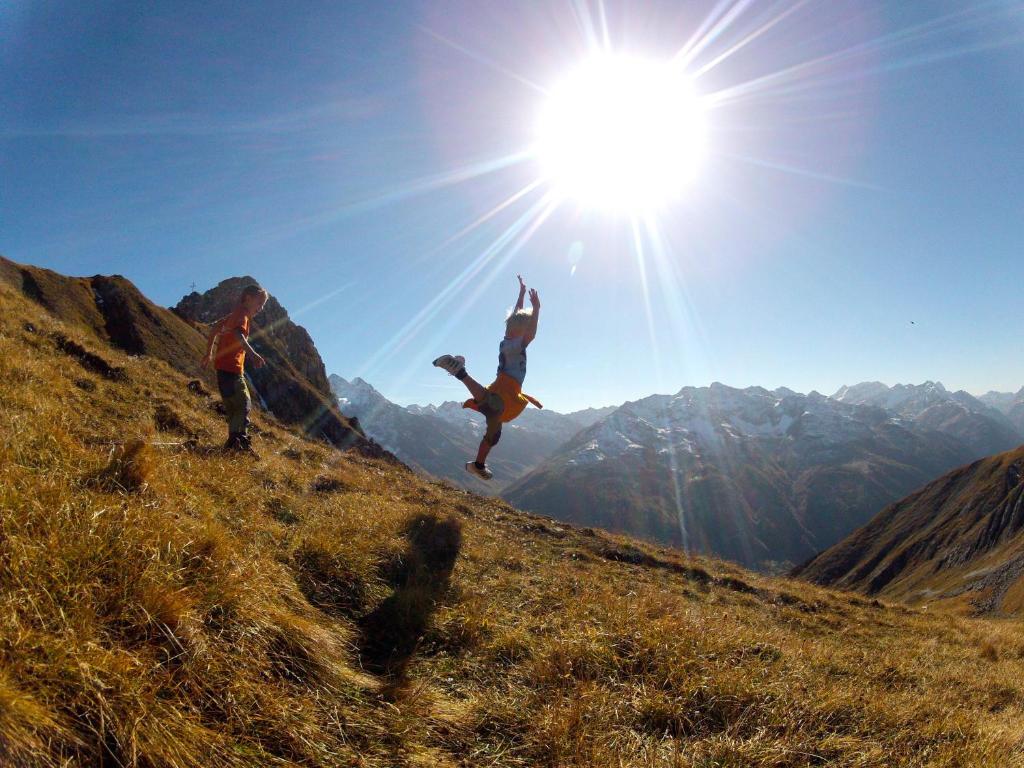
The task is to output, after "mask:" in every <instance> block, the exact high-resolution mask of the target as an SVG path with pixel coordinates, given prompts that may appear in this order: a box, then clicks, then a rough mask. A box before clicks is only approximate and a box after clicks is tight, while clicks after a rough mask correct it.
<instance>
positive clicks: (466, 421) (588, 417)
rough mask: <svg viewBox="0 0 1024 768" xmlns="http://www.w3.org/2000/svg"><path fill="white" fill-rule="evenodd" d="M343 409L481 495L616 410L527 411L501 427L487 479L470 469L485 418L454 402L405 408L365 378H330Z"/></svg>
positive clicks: (414, 459) (417, 462) (404, 453)
mask: <svg viewBox="0 0 1024 768" xmlns="http://www.w3.org/2000/svg"><path fill="white" fill-rule="evenodd" d="M330 383H331V388H332V391H333V392H334V394H335V396H336V397H337V398H338V404H339V406H340V407H341V411H342V413H344V414H345V415H346V416H349V417H353V416H354V417H356V418H358V419H359V423H360V426H361V427H362V429H363V430H364V431H365V432H366V434H367V435H368V436H370V437H372V438H373V439H374V440H376V441H377V442H378V443H380V444H381V445H382V446H383V447H385V448H386V449H388V450H389V451H391V452H392V453H394V454H395V455H396V456H398V458H400V459H402V461H404V462H406V463H407V464H409V465H410V466H412V467H413V468H415V469H418V470H420V471H423V472H426V473H427V474H430V475H433V476H435V477H443V478H446V479H448V480H451V481H453V482H454V483H456V484H457V485H460V486H462V487H464V488H468V489H470V490H473V491H477V492H481V493H497V492H499V491H500V490H501V489H502V488H504V487H505V486H506V485H508V484H509V483H510V482H512V481H513V480H516V479H517V478H519V477H522V476H523V475H525V474H526V473H527V472H529V471H530V470H531V469H533V468H534V467H535V466H537V464H539V463H540V462H541V461H543V460H544V459H545V458H546V457H547V456H549V455H550V454H551V453H553V452H554V451H555V449H557V448H558V447H559V446H560V445H562V444H563V443H565V442H566V441H567V440H568V439H569V438H571V437H572V436H573V435H574V434H576V433H577V432H578V431H579V430H581V429H583V428H584V427H587V426H589V425H590V424H592V423H593V422H594V421H595V420H597V419H599V418H601V417H602V416H604V415H607V414H608V413H610V412H611V411H612V410H614V409H612V408H603V409H588V410H587V411H584V412H581V414H580V415H577V414H562V413H557V412H555V411H551V410H549V409H547V408H545V409H543V410H537V409H534V408H529V409H527V410H526V411H525V412H524V413H523V415H522V416H520V417H519V418H518V419H516V420H515V421H514V422H512V423H511V424H507V425H505V428H504V429H503V430H502V437H501V444H500V449H496V450H495V451H494V452H493V453H492V454H491V456H490V458H489V459H488V464H489V465H490V467H491V470H492V471H493V472H494V478H493V480H491V481H490V482H489V483H485V482H484V481H482V480H480V479H479V478H477V477H475V476H473V475H471V474H469V473H468V472H466V470H465V468H464V465H465V463H466V461H468V460H470V459H472V458H474V457H475V456H476V451H477V447H478V446H479V444H480V438H481V437H482V436H483V432H484V419H483V417H482V416H481V415H480V414H478V413H476V412H475V411H472V410H469V409H466V408H463V407H462V403H457V402H454V401H448V402H444V403H442V404H441V405H436V406H435V405H410V406H408V407H402V406H400V405H397V404H396V403H393V402H391V401H390V400H388V399H387V398H386V397H384V395H382V394H381V393H380V392H378V391H377V390H376V389H374V388H373V387H372V386H371V385H370V384H368V383H367V382H366V381H364V380H363V379H360V378H355V379H353V380H352V381H346V380H345V379H343V378H342V377H341V376H337V375H332V376H331V377H330Z"/></svg>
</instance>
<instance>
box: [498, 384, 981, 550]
mask: <svg viewBox="0 0 1024 768" xmlns="http://www.w3.org/2000/svg"><path fill="white" fill-rule="evenodd" d="M975 455H976V451H975V450H974V448H972V447H971V446H970V445H968V444H967V443H965V442H964V440H962V439H959V438H957V437H955V436H953V435H951V434H948V433H946V432H942V431H939V430H935V429H932V428H930V427H929V426H927V425H923V424H919V423H916V422H915V421H914V420H913V419H907V418H903V417H900V416H898V415H896V414H894V413H891V412H889V411H886V410H884V409H882V408H880V407H877V406H873V405H864V404H859V403H850V402H844V401H843V400H839V399H833V398H829V397H825V396H824V395H820V394H818V393H816V392H812V393H811V394H809V395H802V394H797V393H795V392H793V391H792V390H788V389H784V388H783V389H777V390H775V391H774V392H770V391H768V390H765V389H762V388H760V387H751V388H748V389H743V390H739V389H733V388H731V387H727V386H724V385H722V384H713V385H711V386H710V387H701V388H694V387H686V388H684V389H682V390H680V391H679V392H678V393H677V394H675V395H654V396H651V397H648V398H645V399H643V400H639V401H637V402H633V403H627V404H626V405H623V406H622V407H620V408H619V409H618V410H616V411H615V412H613V413H612V414H610V415H609V416H607V417H606V418H604V419H603V420H601V421H599V422H597V423H595V424H594V425H593V426H591V427H590V428H588V429H586V430H584V431H583V432H580V433H579V434H578V435H576V436H575V437H574V438H573V439H572V440H571V441H570V442H569V443H567V444H566V445H565V446H563V447H562V448H561V449H560V450H559V451H558V452H557V453H556V454H555V455H553V456H552V457H550V458H549V459H548V460H547V461H545V462H544V464H543V465H541V466H540V467H539V468H537V469H536V470H534V471H533V472H531V473H530V474H529V475H527V476H526V477H524V478H522V479H521V480H518V481H517V482H515V483H513V484H512V485H511V486H510V487H509V488H508V489H507V490H506V491H505V493H504V496H505V497H506V498H507V499H509V501H511V502H512V503H514V504H515V505H516V506H518V507H520V508H523V509H528V510H532V511H535V512H540V513H542V514H546V515H550V516H552V517H555V518H559V519H562V520H566V521H569V522H575V523H580V524H584V525H594V526H600V527H604V528H610V529H612V530H619V531H623V532H628V533H630V534H633V535H640V536H644V537H647V538H651V539H655V540H658V541H661V542H666V543H670V544H674V545H678V546H682V547H685V548H687V549H690V550H694V551H698V552H706V553H714V554H716V555H719V556H723V557H727V558H729V559H732V560H736V561H739V562H741V563H744V564H747V565H751V566H756V567H761V568H777V567H781V566H784V565H785V564H786V563H797V562H800V561H802V560H804V559H806V558H808V557H810V556H811V555H813V554H814V553H815V552H817V551H819V550H821V549H823V548H824V547H827V546H829V545H831V544H833V543H835V542H836V541H838V540H839V539H840V538H842V537H843V536H845V535H846V534H848V533H850V531H852V530H853V529H855V528H856V527H858V526H859V525H862V524H863V523H865V522H867V520H869V519H870V518H871V517H872V516H873V515H874V514H875V513H876V512H878V510H880V509H881V508H882V507H883V506H885V505H886V504H887V503H889V502H892V501H894V500H896V499H898V498H901V497H902V496H904V495H906V494H907V493H908V492H910V491H911V490H913V489H914V488H916V487H918V486H920V485H922V484H924V483H925V482H927V481H929V480H931V479H933V478H935V477H936V476H938V475H939V474H941V473H943V472H945V471H947V470H949V469H951V468H952V467H955V466H957V465H959V464H962V463H964V462H966V461H968V460H970V459H972V458H974V457H975Z"/></svg>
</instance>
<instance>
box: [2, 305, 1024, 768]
mask: <svg viewBox="0 0 1024 768" xmlns="http://www.w3.org/2000/svg"><path fill="white" fill-rule="evenodd" d="M26 322H31V323H32V324H33V326H34V330H26V329H25V326H24V324H25V323H26ZM58 330H59V331H62V332H64V333H66V334H67V335H68V336H71V337H73V338H77V339H78V340H79V341H80V342H81V343H82V344H83V345H85V346H87V347H89V348H90V349H91V350H92V351H93V352H95V353H97V354H99V355H100V356H102V357H103V358H105V359H107V360H108V361H109V362H111V363H113V364H114V365H116V366H120V367H123V368H124V371H125V373H126V379H116V378H115V379H108V378H103V377H102V376H99V375H96V374H95V373H92V372H90V371H88V370H86V369H84V368H83V367H81V366H80V365H79V363H78V362H77V360H76V358H74V357H69V356H68V355H67V354H66V353H64V352H62V351H60V350H59V349H58V347H57V346H56V344H55V343H54V341H53V339H52V337H51V336H50V334H51V333H53V332H55V331H58ZM158 410H159V412H160V414H161V415H160V416H159V417H158V418H156V419H155V418H154V414H155V413H156V412H157V411H158ZM176 420H177V421H178V422H180V424H178V425H176V424H175V421H176ZM155 421H159V422H160V423H161V424H162V425H163V429H164V431H162V432H153V424H154V422H155ZM258 425H259V428H260V434H259V440H258V445H259V449H260V451H261V453H262V454H263V455H264V459H263V461H261V462H259V463H252V462H246V461H241V460H238V459H227V458H224V457H222V456H220V455H218V454H216V453H212V452H206V451H203V450H201V449H199V450H197V449H190V448H187V447H184V446H174V445H162V446H155V447H150V448H145V449H143V450H141V452H140V453H139V454H138V455H132V454H131V453H130V452H129V453H128V454H127V455H125V456H124V457H123V461H122V462H121V464H120V465H118V464H117V458H118V455H119V454H118V450H119V449H118V446H117V445H111V443H117V442H123V441H125V440H130V439H131V438H133V437H135V436H139V435H148V436H149V438H150V440H151V441H153V442H160V443H175V442H180V441H182V440H183V435H182V434H180V433H183V432H191V433H196V434H198V435H199V437H200V444H201V445H207V444H208V445H212V444H216V443H217V442H218V441H219V438H220V436H221V431H222V429H223V426H222V424H221V422H220V419H219V417H218V416H217V415H216V413H215V412H214V411H213V409H212V407H211V401H209V400H207V399H205V398H203V397H202V396H199V395H194V394H191V393H189V392H188V391H187V390H186V378H185V377H183V376H182V375H180V374H178V373H176V372H175V371H174V370H173V369H172V368H170V366H168V365H166V364H164V363H163V362H161V361H156V360H153V359H151V358H129V357H127V356H124V355H122V354H121V353H119V352H116V351H113V350H111V349H109V348H106V347H101V346H100V345H99V344H98V342H97V341H96V340H95V338H94V337H93V338H92V339H91V340H90V338H89V337H87V336H86V335H84V334H83V335H79V334H77V333H76V332H75V331H74V329H70V328H67V327H62V326H60V325H59V323H58V322H57V321H55V320H53V319H51V318H48V317H47V316H45V315H44V314H43V313H42V312H41V311H40V310H39V308H38V307H37V306H36V305H34V304H32V303H31V302H29V301H27V300H26V299H24V298H23V297H21V296H20V295H15V293H14V292H13V291H11V290H10V289H8V288H7V287H5V286H0V506H2V509H3V515H2V518H0V764H3V765H26V766H35V765H46V766H49V765H53V766H57V765H98V764H102V765H118V764H124V765H132V766H193V765H194V766H204V768H212V767H213V766H229V765H238V766H241V765H247V766H248V765H252V766H257V765H258V766H266V765H296V764H297V765H310V766H313V765H317V766H320V765H323V766H327V765H331V766H333V765H344V766H413V765H422V766H454V765H463V766H488V765H494V766H525V765H531V766H532V765H538V766H656V765H664V766H740V765H770V766H802V765H811V764H829V765H856V766H892V765H938V766H954V765H1007V764H1011V763H1012V761H1014V760H1016V761H1020V760H1021V759H1022V756H1024V751H1022V750H1024V748H1022V746H1021V745H1022V744H1024V742H1022V737H1024V728H1022V726H1021V714H1022V708H1024V693H1022V690H1021V687H1020V685H1019V684H1018V683H1016V682H1013V681H1019V680H1020V679H1021V674H1022V671H1024V661H1022V657H1024V632H1022V631H1021V629H1020V628H1019V626H1018V625H1016V624H1009V623H998V622H992V621H982V620H976V621H969V620H965V619H960V618H956V617H951V616H944V615H929V614H927V613H918V612H914V611H911V610H908V609H905V608H900V607H887V606H883V605H881V604H877V603H872V602H869V601H867V600H865V599H863V598H860V597H856V596H852V595H842V594H838V593H833V592H829V591H826V590H823V589H819V588H816V587H813V586H808V585H805V584H800V583H796V582H788V581H784V580H774V579H768V578H762V577H758V576H755V575H753V574H750V573H747V572H745V571H742V570H740V569H738V568H735V567H732V566H729V565H726V564H723V563H718V562H713V561H704V560H690V559H683V558H679V557H677V556H675V555H673V554H671V553H668V552H665V551H660V550H657V549H653V548H650V547H646V546H643V545H638V544H633V543H630V542H628V541H627V540H624V539H617V538H614V537H611V536H608V535H605V534H601V533H595V532H591V531H586V530H577V529H571V528H569V527H566V526H558V525H556V524H554V523H552V522H551V521H548V520H544V519H541V518H536V517H532V516H529V515H525V514H522V513H519V512H516V511H515V510H513V509H512V508H510V507H508V506H507V505H505V504H503V503H501V502H498V501H495V500H487V499H481V498H478V497H473V496H470V495H467V494H464V493H461V492H458V491H454V490H452V489H450V488H448V487H446V486H443V485H439V484H430V483H426V482H424V481H422V480H421V479H419V478H417V477H416V476H414V475H412V474H411V473H409V472H408V471H406V470H404V469H403V468H401V467H398V466H396V465H394V464H393V463H390V462H388V461H386V460H383V459H377V458H368V457H364V456H362V455H360V454H359V453H357V452H349V453H345V454H342V453H339V452H337V451H334V450H333V449H330V448H328V447H327V446H325V445H323V444H313V443H310V442H306V441H304V440H302V439H300V438H299V437H298V436H296V435H295V434H294V433H292V432H289V431H287V430H286V429H284V428H282V427H281V426H279V425H277V424H274V423H269V422H266V421H262V420H261V421H258ZM176 430H177V431H176ZM112 459H113V460H114V461H113V462H112ZM118 483H120V484H121V486H123V487H119V486H118ZM453 566H454V567H453Z"/></svg>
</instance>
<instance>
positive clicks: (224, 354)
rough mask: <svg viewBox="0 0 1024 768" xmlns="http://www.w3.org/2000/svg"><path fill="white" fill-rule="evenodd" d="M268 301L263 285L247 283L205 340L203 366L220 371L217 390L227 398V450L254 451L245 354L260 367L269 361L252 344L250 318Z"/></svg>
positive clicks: (218, 372) (225, 407) (225, 405)
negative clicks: (261, 286)
mask: <svg viewBox="0 0 1024 768" xmlns="http://www.w3.org/2000/svg"><path fill="white" fill-rule="evenodd" d="M266 303H267V292H266V291H265V290H264V289H263V288H260V287H259V286H258V285H248V286H246V287H245V288H244V289H243V290H242V294H241V296H239V298H238V304H237V305H236V306H235V308H234V309H233V310H231V314H229V315H228V316H227V317H224V318H222V319H220V320H218V321H217V322H215V323H214V324H213V326H212V327H211V328H210V334H209V336H208V337H207V339H206V355H205V357H203V362H202V365H203V367H204V368H207V367H209V366H210V365H211V364H212V365H213V367H214V368H215V369H216V371H217V389H219V390H220V396H221V399H222V400H223V401H224V410H225V411H226V412H227V420H228V441H227V442H226V443H225V444H224V450H226V451H245V452H248V453H253V454H254V453H255V451H253V449H252V443H251V442H250V441H249V435H248V430H249V411H250V410H251V408H252V399H251V398H250V397H249V388H248V387H247V386H246V384H245V355H246V353H248V354H250V355H251V356H252V362H253V365H255V366H256V367H257V368H262V367H263V366H264V365H265V364H266V360H264V359H263V357H262V356H261V355H260V354H259V353H258V352H257V351H256V350H254V349H253V348H252V347H251V346H249V321H250V320H251V319H252V318H253V316H254V315H256V314H258V313H259V312H260V310H262V309H263V305H264V304H266Z"/></svg>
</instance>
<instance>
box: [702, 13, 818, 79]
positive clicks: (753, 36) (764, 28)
mask: <svg viewBox="0 0 1024 768" xmlns="http://www.w3.org/2000/svg"><path fill="white" fill-rule="evenodd" d="M810 2H811V0H799V2H797V3H794V4H793V5H791V6H790V7H789V8H787V9H786V10H785V11H783V12H782V13H780V14H779V15H778V16H775V17H774V18H772V19H769V20H768V21H767V22H765V23H764V24H762V25H761V26H760V27H758V28H757V29H755V30H754V31H753V32H751V33H750V34H749V35H747V36H746V37H744V38H743V39H742V40H740V41H739V42H738V43H735V44H734V45H732V46H730V47H729V48H728V49H726V50H725V51H724V52H722V53H720V54H719V55H718V56H716V57H715V58H713V59H712V60H711V61H709V62H708V63H707V64H704V65H703V66H701V67H700V68H698V69H696V70H694V71H693V72H692V73H691V74H692V76H693V77H694V78H697V77H700V76H701V75H704V74H706V73H707V72H710V71H711V70H712V69H714V68H715V67H717V66H718V65H719V64H721V63H722V62H723V61H725V60H726V59H728V58H729V57H730V56H732V55H734V54H736V53H738V52H739V51H741V50H742V49H743V48H745V47H747V46H748V45H750V43H752V42H754V41H755V40H757V39H758V38H759V37H761V36H762V35H764V34H765V33H767V32H769V31H771V30H772V29H773V28H774V27H776V26H777V25H779V24H780V23H782V22H783V21H785V20H786V19H788V18H789V17H790V16H792V15H793V14H794V13H796V12H797V11H799V10H800V9H801V8H803V7H804V6H805V5H807V4H808V3H810Z"/></svg>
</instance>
